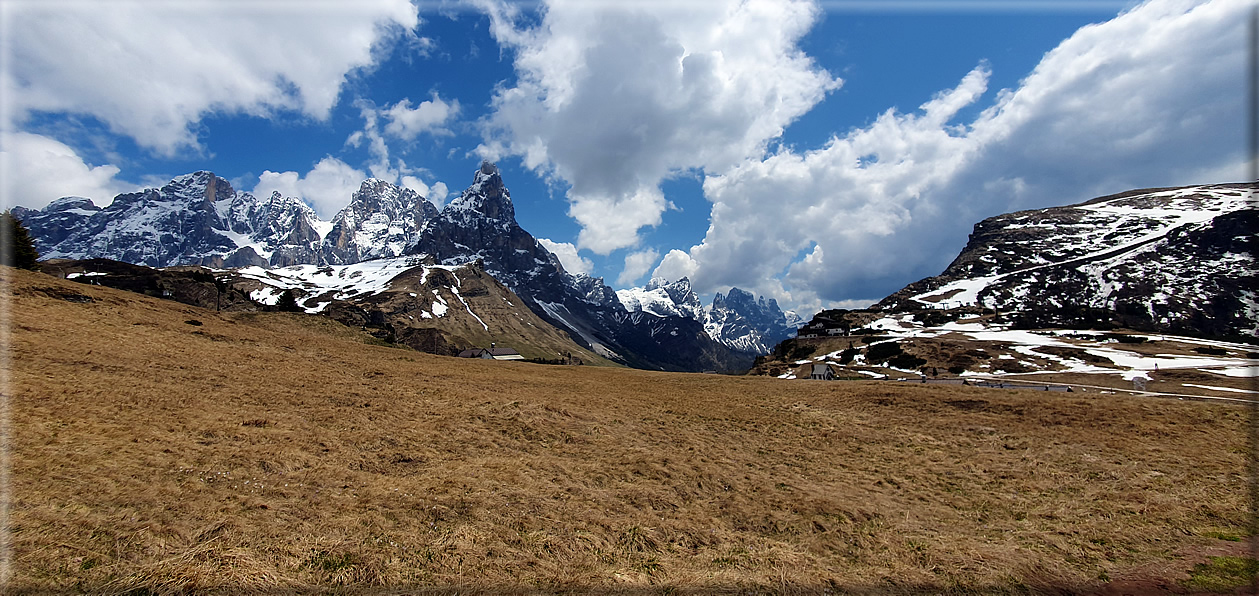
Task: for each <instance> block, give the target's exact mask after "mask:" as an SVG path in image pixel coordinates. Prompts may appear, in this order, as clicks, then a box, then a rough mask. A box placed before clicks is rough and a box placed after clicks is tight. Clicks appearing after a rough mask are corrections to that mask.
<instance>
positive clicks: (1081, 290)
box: [878, 183, 1259, 337]
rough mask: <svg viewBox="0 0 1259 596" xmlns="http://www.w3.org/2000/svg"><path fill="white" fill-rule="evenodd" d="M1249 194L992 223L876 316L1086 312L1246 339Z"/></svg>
mask: <svg viewBox="0 0 1259 596" xmlns="http://www.w3.org/2000/svg"><path fill="white" fill-rule="evenodd" d="M1257 189H1259V184H1255V183H1251V184H1213V185H1203V186H1188V187H1181V188H1164V189H1147V190H1135V191H1129V192H1125V193H1121V194H1116V195H1111V196H1106V197H1100V198H1097V199H1093V200H1091V201H1087V202H1084V203H1080V204H1077V205H1071V206H1066V207H1051V208H1048V209H1038V210H1032V211H1019V212H1016V213H1008V214H1005V215H1000V216H997V217H992V218H989V219H986V220H984V221H982V222H980V223H979V224H977V225H976V226H975V230H974V232H973V233H972V234H971V235H970V240H969V242H968V243H967V244H966V248H965V249H963V250H962V252H961V254H960V255H958V257H957V259H955V260H954V261H953V263H952V264H950V265H949V266H948V268H947V269H945V271H944V272H943V273H941V274H940V275H938V276H935V277H930V278H927V279H924V280H921V281H918V282H915V283H913V284H910V285H909V286H907V287H906V288H905V289H903V290H901V291H899V292H897V293H895V294H893V295H891V296H889V297H887V298H886V299H884V300H883V301H882V302H880V303H879V304H878V307H880V308H882V309H883V310H886V311H905V310H912V309H915V308H923V307H928V308H954V307H962V306H967V305H972V306H982V307H987V308H994V309H998V310H1000V311H1006V312H1018V313H1021V315H1022V316H1023V317H1024V318H1029V319H1033V322H1043V323H1045V325H1044V326H1050V325H1049V324H1050V323H1055V322H1059V323H1061V322H1063V321H1057V320H1056V319H1062V318H1070V317H1072V316H1076V315H1077V314H1078V313H1080V311H1081V309H1094V310H1097V311H1103V312H1107V313H1112V314H1110V315H1108V316H1112V317H1117V318H1119V319H1120V320H1122V321H1123V322H1124V324H1125V325H1128V326H1133V327H1137V328H1148V329H1151V330H1161V331H1167V332H1188V333H1191V334H1202V335H1212V336H1238V335H1243V336H1252V337H1253V336H1257V335H1259V296H1256V292H1257V291H1259V290H1257V288H1259V283H1257V282H1259V267H1257V266H1256V260H1255V257H1256V253H1259V237H1257V236H1256V234H1255V230H1257V229H1259V205H1256V202H1255V197H1254V195H1253V193H1254V192H1255V191H1256V190H1257Z"/></svg>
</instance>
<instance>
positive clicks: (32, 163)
mask: <svg viewBox="0 0 1259 596" xmlns="http://www.w3.org/2000/svg"><path fill="white" fill-rule="evenodd" d="M118 172H119V169H118V167H117V166H114V165H112V164H105V165H99V166H92V165H89V164H87V163H86V162H84V161H83V158H81V157H79V155H78V153H77V152H75V150H74V149H72V148H70V147H69V146H68V145H66V144H65V143H62V142H60V141H57V140H55V139H51V138H48V137H45V136H42V135H37V134H31V133H25V132H12V133H11V132H4V133H0V197H2V198H3V200H0V203H2V204H3V207H4V208H5V209H8V208H10V207H15V206H19V205H20V206H22V207H27V208H30V209H42V208H43V207H44V206H45V205H47V204H48V203H51V202H53V201H54V200H57V199H59V198H61V197H68V196H78V197H87V198H89V199H92V202H93V203H95V204H96V205H97V206H100V207H104V206H106V205H109V204H110V203H112V202H113V201H114V196H115V195H118V194H119V193H124V192H130V191H133V190H136V189H137V188H138V185H135V184H130V183H127V182H124V181H122V180H119V179H118V178H117V175H118Z"/></svg>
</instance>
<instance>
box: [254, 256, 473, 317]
mask: <svg viewBox="0 0 1259 596" xmlns="http://www.w3.org/2000/svg"><path fill="white" fill-rule="evenodd" d="M425 259H426V256H425V255H413V256H406V257H395V258H392V259H377V260H374V261H363V262H361V263H355V264H353V265H329V266H323V267H320V266H318V265H294V266H292V267H281V268H277V269H264V268H262V267H246V268H244V269H240V270H237V271H236V274H237V275H238V276H240V277H242V278H246V279H252V280H256V281H259V282H261V283H262V284H264V285H265V286H266V287H264V288H262V289H260V290H256V291H255V292H254V295H253V296H252V297H253V298H254V299H255V300H257V301H259V302H262V303H263V304H275V302H276V300H278V299H279V296H280V293H281V292H283V291H284V290H286V289H293V290H301V291H302V292H304V293H305V294H306V298H304V299H299V300H298V302H299V304H301V305H302V306H303V308H305V310H306V312H308V313H318V312H321V311H322V310H323V309H324V308H327V306H328V304H329V303H330V302H331V300H351V299H353V298H358V297H363V296H368V295H373V294H380V293H382V292H384V291H385V290H387V289H389V284H390V282H391V281H392V280H393V279H394V278H395V277H397V276H398V275H400V274H402V273H404V272H406V271H409V270H411V269H414V268H415V267H424V273H423V274H422V277H421V283H423V280H426V279H427V277H428V271H429V270H431V269H444V270H446V271H451V272H452V273H453V272H454V271H456V270H458V269H460V267H458V266H450V265H430V264H425V263H424V261H425ZM455 279H456V280H458V277H456V278H455ZM450 289H451V291H452V292H454V293H455V295H456V296H457V297H459V298H460V300H461V301H462V300H463V297H462V296H459V294H458V290H457V289H456V288H450ZM433 293H434V297H435V300H436V301H435V303H434V305H433V306H432V311H433V313H432V314H433V315H435V316H438V317H440V316H442V315H443V314H445V313H446V311H447V308H446V303H445V300H444V299H442V298H441V296H440V295H438V294H437V291H436V290H434V291H433ZM312 301H314V304H311V302H312ZM464 306H465V307H467V302H464ZM468 313H469V314H472V316H473V317H476V319H477V321H478V322H480V323H481V324H482V325H485V322H484V321H482V320H481V318H480V317H477V315H476V314H475V313H473V312H472V309H471V308H468ZM426 318H427V317H426Z"/></svg>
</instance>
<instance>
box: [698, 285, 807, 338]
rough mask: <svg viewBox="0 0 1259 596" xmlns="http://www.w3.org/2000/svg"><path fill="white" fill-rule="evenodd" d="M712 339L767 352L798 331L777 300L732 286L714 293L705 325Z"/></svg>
mask: <svg viewBox="0 0 1259 596" xmlns="http://www.w3.org/2000/svg"><path fill="white" fill-rule="evenodd" d="M704 327H705V329H707V331H708V335H710V336H712V338H713V339H715V340H717V341H719V342H721V343H722V344H725V345H727V346H730V347H732V348H734V349H737V350H740V351H744V352H752V353H755V354H765V353H768V352H769V350H770V349H771V348H773V347H774V345H775V344H777V343H778V342H780V341H782V340H784V339H787V338H789V337H791V336H792V335H794V334H795V331H796V329H795V327H793V326H791V325H790V324H788V321H787V316H786V315H785V314H783V311H782V310H781V309H779V308H778V301H777V300H774V299H773V298H770V299H769V300H766V299H765V297H763V296H762V297H761V298H756V297H755V296H753V295H752V294H751V293H750V292H745V291H743V290H740V289H739V288H730V292H729V293H727V294H725V295H722V294H721V293H720V292H719V293H717V295H716V296H713V305H712V308H710V309H709V311H708V322H707V323H706V324H705V325H704Z"/></svg>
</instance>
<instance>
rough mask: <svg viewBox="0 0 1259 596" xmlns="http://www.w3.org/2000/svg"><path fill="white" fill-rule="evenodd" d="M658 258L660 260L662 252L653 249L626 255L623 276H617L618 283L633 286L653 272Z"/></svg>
mask: <svg viewBox="0 0 1259 596" xmlns="http://www.w3.org/2000/svg"><path fill="white" fill-rule="evenodd" d="M658 258H660V252H659V251H657V250H655V249H652V248H648V249H646V250H640V251H637V252H632V253H629V254H627V255H625V268H624V269H622V270H621V275H619V276H617V278H616V283H617V284H620V285H622V286H629V285H633V284H634V283H635V282H637V281H638V280H639V279H642V277H643V276H644V275H646V274H647V272H648V271H650V270H651V266H652V265H655V264H656V259H658Z"/></svg>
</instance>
